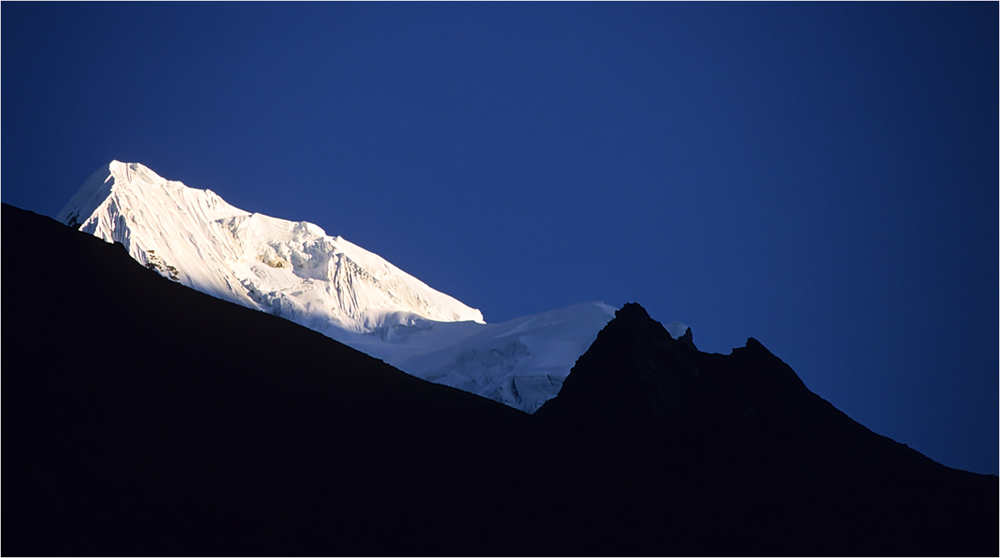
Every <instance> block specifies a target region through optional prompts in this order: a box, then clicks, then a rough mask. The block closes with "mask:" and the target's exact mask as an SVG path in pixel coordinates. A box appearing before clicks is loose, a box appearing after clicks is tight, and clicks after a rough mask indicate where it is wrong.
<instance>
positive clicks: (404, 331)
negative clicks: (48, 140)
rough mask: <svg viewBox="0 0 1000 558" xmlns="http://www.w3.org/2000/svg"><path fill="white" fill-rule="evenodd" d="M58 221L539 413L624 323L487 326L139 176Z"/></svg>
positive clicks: (432, 293) (385, 277)
mask: <svg viewBox="0 0 1000 558" xmlns="http://www.w3.org/2000/svg"><path fill="white" fill-rule="evenodd" d="M57 219H59V220H60V221H62V222H64V223H66V224H68V225H70V226H74V227H77V228H79V229H80V230H82V231H84V232H87V233H90V234H93V235H95V236H97V237H100V238H102V239H104V240H105V241H107V242H120V243H122V244H123V245H124V246H125V248H126V249H127V250H128V251H129V254H131V255H132V257H133V258H135V259H136V260H137V261H139V262H140V263H142V264H144V265H146V266H147V267H149V268H151V269H154V270H156V271H158V272H159V273H161V274H162V275H164V276H166V277H168V278H170V279H173V280H175V281H178V282H180V283H182V284H184V285H186V286H189V287H191V288H194V289H196V290H199V291H202V292H205V293H208V294H211V295H213V296H215V297H218V298H221V299H224V300H229V301H232V302H236V303H238V304H242V305H244V306H247V307H250V308H255V309H258V310H261V311H264V312H269V313H271V314H274V315H277V316H281V317H284V318H287V319H289V320H292V321H294V322H297V323H299V324H301V325H304V326H306V327H308V328H310V329H313V330H316V331H318V332H320V333H323V334H324V335H327V336H328V337H331V338H334V339H337V340H338V341H341V342H343V343H346V344H347V345H350V346H352V347H354V348H356V349H358V350H361V351H363V352H365V353H368V354H370V355H372V356H376V357H378V358H382V359H383V360H385V361H387V362H389V363H391V364H393V365H394V366H396V367H397V368H399V369H401V370H403V371H405V372H408V373H410V374H413V375H415V376H418V377H421V378H424V379H427V380H429V381H433V382H437V383H441V384H445V385H449V386H453V387H457V388H459V389H462V390H465V391H469V392H472V393H476V394H478V395H482V396H485V397H489V398H491V399H494V400H496V401H500V402H502V403H505V404H507V405H510V406H513V407H516V408H519V409H522V410H525V411H527V412H533V411H534V410H535V409H537V408H538V407H540V406H541V405H542V403H544V402H545V401H547V400H548V399H551V398H552V397H555V395H556V394H557V393H558V392H559V389H560V387H561V386H562V381H563V379H565V378H566V376H567V375H568V374H569V371H570V369H571V368H572V367H573V364H574V363H575V362H576V359H577V357H579V356H580V355H581V354H583V353H584V352H585V351H586V350H587V348H588V347H589V346H590V344H591V343H592V342H593V341H594V339H595V338H596V337H597V332H598V331H599V330H600V329H601V328H602V327H604V325H605V324H606V323H607V322H608V321H609V320H610V319H611V318H612V317H613V316H614V309H613V308H611V307H609V306H607V305H604V304H603V303H589V304H580V305H576V306H572V307H569V308H565V309H562V310H556V311H552V312H546V313H543V314H538V315H535V316H526V317H523V318H517V319H515V320H511V321H509V322H505V323H503V324H494V325H487V324H485V323H484V322H483V316H482V313H481V312H480V311H479V310H476V309H474V308H470V307H468V306H466V305H464V304H462V303H461V302H459V301H458V300H455V299H454V298H452V297H450V296H448V295H446V294H443V293H440V292H438V291H436V290H434V289H432V288H430V287H428V286H427V285H425V284H424V283H422V282H421V281H419V280H418V279H416V278H415V277H412V276H411V275H408V274H407V273H405V272H403V271H402V270H400V269H398V268H397V267H395V266H393V265H392V264H390V263H389V262H387V261H386V260H384V259H382V258H381V257H379V256H378V255H376V254H373V253H371V252H368V251H366V250H364V249H362V248H360V247H359V246H356V245H354V244H352V243H350V242H348V241H346V240H344V239H343V238H341V237H339V236H337V237H331V236H327V235H326V233H325V232H324V231H323V230H322V229H321V228H320V227H318V226H316V225H314V224H312V223H306V222H292V221H285V220H283V219H276V218H273V217H268V216H266V215H261V214H259V213H250V212H247V211H244V210H242V209H239V208H236V207H233V206H232V205H229V204H228V203H226V202H225V201H224V200H223V199H222V198H220V197H219V196H218V195H216V194H215V193H213V192H212V191H210V190H198V189H194V188H188V187H187V186H185V185H184V184H182V183H180V182H176V181H171V180H166V179H164V178H162V177H160V176H159V175H157V174H156V173H155V172H153V171H152V170H150V169H148V168H146V167H144V166H143V165H140V164H137V163H121V162H118V161H112V162H111V163H110V164H109V165H108V166H107V167H102V168H101V169H99V170H98V171H97V172H95V173H94V174H93V175H92V176H91V177H90V179H89V180H87V182H86V183H84V185H83V187H81V189H80V190H79V192H77V194H76V195H75V196H74V197H73V198H72V199H71V200H70V202H69V203H68V204H67V205H66V207H65V208H64V209H63V210H62V211H61V212H60V213H59V215H58V216H57Z"/></svg>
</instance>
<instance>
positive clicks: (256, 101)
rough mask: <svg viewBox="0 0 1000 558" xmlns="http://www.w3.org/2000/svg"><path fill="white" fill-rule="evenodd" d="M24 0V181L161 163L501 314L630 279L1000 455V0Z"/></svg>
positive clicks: (837, 389)
mask: <svg viewBox="0 0 1000 558" xmlns="http://www.w3.org/2000/svg"><path fill="white" fill-rule="evenodd" d="M0 11H2V13H0V16H2V17H0V24H2V33H0V38H2V49H0V52H2V64H0V69H2V88H0V93H2V108H3V112H2V165H0V169H2V190H0V191H2V199H3V201H4V202H7V203H10V204H13V205H16V206H19V207H22V208H26V209H30V210H33V211H36V212H38V213H42V214H46V215H54V214H55V213H57V212H58V211H59V210H60V209H61V208H62V206H63V205H64V204H65V203H66V202H67V201H68V200H69V198H70V196H72V195H73V193H74V192H75V191H76V189H77V188H79V186H80V185H81V184H82V183H83V182H84V180H85V179H86V178H87V177H88V176H89V175H90V174H91V173H92V172H93V171H94V170H96V169H97V168H98V167H99V166H101V165H104V164H106V163H108V162H109V161H110V160H111V159H119V160H123V161H130V162H131V161H135V162H141V163H143V164H145V165H147V166H149V167H150V168H152V169H153V170H154V171H156V172H157V173H159V174H160V175H162V176H164V177H166V178H169V179H174V180H180V181H183V182H184V183H186V184H187V185H189V186H193V187H197V188H209V189H212V190H214V191H215V192H217V193H218V194H219V195H221V196H222V197H223V198H224V199H226V200H227V201H229V202H230V203H232V204H234V205H236V206H237V207H240V208H243V209H246V210H249V211H257V212H261V213H265V214H269V215H273V216H276V217H282V218H286V219H293V220H306V221H311V222H314V223H316V224H319V225H320V226H322V227H323V228H324V229H325V230H326V231H327V233H328V234H340V235H342V236H344V237H345V238H347V239H348V240H351V241H353V242H355V243H357V244H359V245H361V246H362V247H364V248H367V249H369V250H372V251H374V252H376V253H378V254H380V255H382V256H383V257H385V258H386V259H388V260H389V261H391V262H393V263H395V264H396V265H398V266H399V267H401V268H402V269H404V270H405V271H407V272H409V273H411V274H413V275H415V276H416V277H419V278H420V279H422V280H424V281H425V282H426V283H428V284H429V285H431V286H432V287H434V288H437V289H439V290H441V291H443V292H446V293H448V294H451V295H453V296H455V297H457V298H458V299H459V300H462V301H463V302H465V303H467V304H469V305H471V306H475V307H477V308H480V309H481V310H482V311H483V314H484V315H485V316H486V319H487V321H490V322H501V321H504V320H507V319H510V318H514V317H517V316H521V315H525V314H531V313H536V312H541V311H545V310H549V309H553V308H557V307H562V306H567V305H570V304H574V303H578V302H584V301H590V300H604V301H606V302H608V303H609V304H613V305H616V306H620V305H621V304H623V303H625V302H628V301H637V302H639V303H641V304H642V305H643V306H645V307H646V308H647V310H648V311H649V312H650V314H651V315H652V316H653V317H654V318H655V319H658V320H660V321H661V322H664V323H667V322H670V321H673V320H680V321H682V322H685V323H687V324H688V325H690V326H691V327H692V330H693V332H694V339H695V342H696V343H697V344H698V346H699V347H700V348H701V349H703V350H708V351H714V352H722V353H728V352H729V351H730V350H731V349H732V348H733V347H736V346H742V345H743V344H744V342H745V341H746V338H747V337H750V336H752V337H755V338H757V339H759V340H760V341H761V342H762V343H764V345H765V346H767V347H768V348H769V349H770V350H771V351H772V352H774V353H775V354H776V355H778V356H779V357H781V358H782V359H783V360H784V361H785V362H787V363H789V364H790V365H791V366H792V367H793V368H794V369H795V370H796V372H798V374H799V375H800V376H801V377H802V379H803V380H804V381H805V383H806V385H807V386H808V387H809V388H810V389H812V390H813V391H815V392H816V393H818V394H819V395H821V396H822V397H824V398H826V399H827V400H829V401H830V402H832V403H833V404H834V405H836V406H837V407H838V408H840V409H841V410H843V411H844V412H846V413H847V414H848V415H850V416H851V417H853V418H854V419H856V420H858V421H859V422H861V423H862V424H864V425H866V426H868V427H869V428H871V429H873V430H875V431H876V432H878V433H880V434H883V435H886V436H889V437H892V438H894V439H896V440H898V441H900V442H905V443H907V444H909V445H910V446H911V447H914V448H916V449H917V450H919V451H921V452H923V453H925V454H926V455H928V456H929V457H931V458H933V459H935V460H938V461H940V462H942V463H944V464H946V465H950V466H953V467H959V468H964V469H970V470H974V471H977V472H988V473H997V469H998V422H1000V418H998V417H1000V412H998V399H1000V396H998V393H1000V387H998V358H997V355H998V353H997V345H996V344H995V343H997V340H998V338H1000V336H998V314H997V313H996V310H995V309H996V308H998V303H1000V300H998V285H1000V279H998V242H997V239H998V230H1000V227H998V207H1000V200H998V178H1000V174H998V152H1000V143H998V124H997V123H998V118H1000V114H998V97H1000V92H998V31H997V20H998V4H997V3H995V2H994V3H989V2H987V3H947V4H938V3H919V4H910V3H891V4H872V3H848V4H839V3H838V4H831V3H818V4H817V3H807V4H789V3H777V4H771V3H769V4H758V3H737V4H730V3H708V4H699V3H696V4H689V3H680V4H674V3H668V4H660V3H642V4H604V3H600V4H598V3H587V4H567V3H557V4H535V3H515V4H492V3H491V4H478V3H477V4H457V3H443V4H409V3H408V4H389V3H378V4H355V3H348V4H327V3H305V4H284V3H281V4H271V3H252V4H241V3H222V4H206V3H165V4H161V3H141V4H127V3H117V2H116V3H101V4H76V3H74V4H53V3H11V2H4V3H3V4H2V5H0ZM11 241H20V240H19V239H10V238H8V239H6V240H5V242H11ZM39 250H42V251H44V247H40V248H39ZM21 265H31V264H30V262H21V263H16V262H7V265H6V269H7V272H6V273H17V272H18V269H19V266H21ZM5 294H6V295H7V296H16V295H13V294H11V293H5Z"/></svg>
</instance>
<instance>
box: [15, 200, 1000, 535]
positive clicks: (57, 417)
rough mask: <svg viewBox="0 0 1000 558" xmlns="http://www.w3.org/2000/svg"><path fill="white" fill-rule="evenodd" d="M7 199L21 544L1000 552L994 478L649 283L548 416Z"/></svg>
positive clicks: (546, 410) (582, 362) (583, 361)
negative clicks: (708, 324)
mask: <svg viewBox="0 0 1000 558" xmlns="http://www.w3.org/2000/svg"><path fill="white" fill-rule="evenodd" d="M2 218H3V232H4V238H5V239H6V240H5V242H4V252H5V255H6V256H7V258H6V261H7V265H8V267H7V269H8V271H7V274H6V276H5V283H4V284H5V293H6V294H7V296H6V297H5V299H6V300H5V305H4V312H3V325H4V339H3V340H4V347H5V349H6V350H5V351H4V353H3V370H4V387H5V388H6V389H5V390H4V394H5V395H4V401H3V418H4V424H5V426H4V432H3V434H4V440H5V449H7V450H8V451H7V460H6V461H5V466H4V472H5V475H4V476H5V479H6V480H7V483H6V486H5V489H6V490H5V491H4V503H5V506H4V507H5V510H6V511H7V512H8V513H7V520H6V521H5V522H4V526H3V535H4V540H5V543H6V544H5V545H4V553H5V554H14V555H40V554H48V555H62V554H75V555H98V554H99V555H124V554H130V555H145V554H172V555H191V554H199V555H213V554H244V555H289V554H297V555H316V554H320V555H344V554H355V555H429V554H434V555H458V554H461V555H528V554H531V555H567V554H577V555H595V554H600V555H631V554H641V555H654V554H655V555H670V554H686V555H706V554H743V555H746V554H761V555H762V554H768V555H782V554H796V555H803V554H824V555H825V554H843V555H860V554H865V555H879V554H883V555H900V554H905V555H981V554H982V555H985V554H991V555H992V554H995V553H997V550H998V545H997V509H998V497H997V494H998V482H997V477H996V476H993V475H976V474H973V473H967V472H964V471H957V470H954V469H950V468H948V467H945V466H943V465H940V464H937V463H935V462H933V461H931V460H930V459H927V458H926V457H924V456H922V455H920V454H919V453H917V452H916V451H913V450H911V449H909V448H907V447H905V446H903V445H902V444H897V443H896V442H893V441H891V440H889V439H887V438H884V437H882V436H878V435H877V434H874V433H872V432H871V431H869V430H868V429H866V428H864V427H863V426H861V425H859V424H857V423H856V422H854V421H852V420H851V419H850V418H848V417H847V416H846V415H844V414H843V413H841V412H839V411H837V410H836V409H835V408H834V407H833V406H832V405H830V404H829V403H827V402H826V401H824V400H822V399H821V398H820V397H818V396H816V395H815V394H813V393H811V392H810V391H809V390H808V389H807V388H806V386H805V385H804V384H803V383H802V382H801V381H800V380H799V378H798V377H797V376H796V375H795V373H794V372H793V371H792V370H791V369H790V368H789V367H788V366H787V365H785V364H784V363H783V362H781V360H780V359H778V358H777V357H775V356H774V355H772V354H771V353H770V352H768V351H767V349H766V348H764V347H763V345H761V344H760V343H758V342H757V341H755V340H753V339H750V340H748V342H747V345H746V347H743V348H739V349H735V350H734V351H733V353H732V354H731V355H718V354H707V353H702V352H700V351H698V350H697V349H695V348H694V345H693V343H690V342H689V341H690V338H689V337H688V339H687V341H688V342H683V341H678V340H674V339H673V338H671V337H670V335H669V334H667V332H666V330H664V328H663V326H662V325H660V324H659V323H657V322H656V321H654V320H652V319H651V318H650V317H649V316H648V315H647V314H646V312H645V310H643V309H642V308H641V307H640V306H639V305H636V304H629V305H626V306H625V307H624V308H622V309H621V310H619V311H618V313H617V316H616V318H615V319H614V320H612V321H611V322H610V323H609V324H608V325H607V326H606V327H605V328H604V330H602V331H601V333H600V334H599V335H598V338H597V340H596V341H595V342H594V343H593V345H592V346H591V348H590V350H589V351H587V353H586V354H584V355H583V356H582V357H581V358H580V359H579V360H578V362H577V364H576V366H575V367H574V369H573V373H572V374H571V375H570V376H569V378H568V379H567V380H566V383H565V385H564V386H563V390H562V391H561V392H560V394H559V396H558V397H557V398H555V399H553V400H551V401H549V402H548V403H546V404H545V405H544V406H543V407H542V408H541V409H540V410H539V411H537V413H536V414H535V415H533V416H529V415H526V414H524V413H521V412H519V411H516V410H513V409H511V408H508V407H505V406H503V405H500V404H498V403H494V402H492V401H489V400H486V399H482V398H479V397H476V396H474V395H470V394H468V393H465V392H461V391H459V390H456V389H452V388H448V387H444V386H440V385H434V384H429V383H426V382H423V381H421V380H418V379H416V378H413V377H410V376H408V375H406V374H404V373H402V372H399V371H398V370H395V369H393V368H391V367H390V366H388V365H386V364H384V363H382V362H380V361H378V360H375V359H372V358H370V357H368V356H366V355H364V354H361V353H359V352H357V351H354V350H353V349H350V348H348V347H346V346H344V345H341V344H339V343H337V342H335V341H332V340H330V339H328V338H326V337H323V336H322V335H320V334H318V333H315V332H312V331H310V330H307V329H305V328H302V327H300V326H297V325H295V324H293V323H291V322H287V321H284V320H281V319H279V318H275V317H273V316H270V315H267V314H264V313H261V312H255V311H252V310H248V309H245V308H241V307H238V306H235V305H232V304H229V303H226V302H223V301H220V300H217V299H214V298H212V297H209V296H207V295H203V294H201V293H198V292H195V291H192V290H190V289H187V288H185V287H182V286H180V285H176V284H174V283H172V282H170V281H169V280H166V279H164V278H162V277H160V276H158V275H157V274H156V273H154V272H152V271H149V270H147V269H145V268H143V267H142V266H140V265H139V264H137V263H135V262H134V261H133V260H132V259H131V258H130V257H129V256H128V254H127V253H126V252H125V251H124V250H123V249H122V248H121V247H120V246H114V245H109V244H106V243H104V242H102V241H100V240H98V239H96V238H94V237H91V236H88V235H85V234H82V233H78V232H76V231H73V230H71V229H69V228H68V227H65V226H63V225H60V224H59V223H56V222H55V221H52V220H50V219H47V218H44V217H40V216H37V215H34V214H31V213H28V212H25V211H22V210H18V209H16V208H12V207H10V206H7V205H4V206H3V215H2ZM39 245H42V246H45V247H46V249H47V250H49V251H50V253H51V254H54V255H55V256H56V258H57V261H58V263H57V264H56V265H55V266H53V267H50V268H46V269H44V270H42V271H39V270H38V268H36V267H30V266H24V267H17V262H28V261H30V260H31V258H33V257H34V253H35V250H36V246H39ZM293 364H294V365H293Z"/></svg>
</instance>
